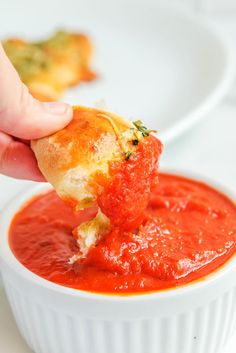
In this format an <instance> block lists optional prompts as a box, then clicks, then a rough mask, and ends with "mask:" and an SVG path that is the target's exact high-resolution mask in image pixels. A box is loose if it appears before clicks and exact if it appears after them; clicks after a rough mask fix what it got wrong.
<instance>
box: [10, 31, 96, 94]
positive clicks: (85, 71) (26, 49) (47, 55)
mask: <svg viewBox="0 0 236 353" xmlns="http://www.w3.org/2000/svg"><path fill="white" fill-rule="evenodd" d="M3 47H4V49H5V51H6V54H7V55H8V57H9V59H10V60H11V62H12V64H13V65H14V67H15V69H16V70H17V72H18V74H19V75H20V77H21V80H22V81H23V82H24V83H25V84H26V85H27V87H28V88H29V90H30V92H31V94H32V95H33V96H34V97H35V98H37V99H39V100H49V101H50V100H57V99H59V98H60V97H61V95H62V94H63V92H64V90H65V89H66V88H68V87H70V86H73V85H75V84H77V83H79V82H80V81H90V80H92V79H93V78H94V77H95V75H94V73H93V72H92V71H91V70H90V65H89V61H90V58H91V55H92V44H91V41H90V39H89V38H88V37H87V36H85V35H84V34H81V33H70V32H65V31H58V32H56V33H55V34H54V35H53V36H52V37H50V38H48V39H46V40H43V41H35V42H27V41H25V40H22V39H18V38H10V39H7V40H5V41H3Z"/></svg>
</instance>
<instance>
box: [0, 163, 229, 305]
mask: <svg viewBox="0 0 236 353" xmlns="http://www.w3.org/2000/svg"><path fill="white" fill-rule="evenodd" d="M161 173H167V174H174V175H176V176H180V177H186V178H190V179H193V180H196V181H200V182H203V183H205V184H207V185H209V186H211V187H213V188H214V189H216V190H217V191H219V192H221V193H223V194H224V195H226V196H227V197H228V198H229V199H230V200H232V201H233V202H234V200H235V201H236V191H235V190H232V189H231V188H228V187H225V186H223V185H221V184H220V183H218V182H216V181H215V180H212V178H208V177H205V176H203V175H201V176H199V174H197V173H195V172H190V171H185V170H183V169H181V170H178V169H172V168H163V170H161ZM50 189H52V186H51V185H49V184H45V183H44V184H40V185H39V184H38V185H36V186H33V187H30V188H27V189H25V188H24V189H23V190H21V191H20V192H19V193H18V194H17V195H15V196H14V197H13V198H12V199H11V200H10V201H9V202H8V203H7V204H6V206H5V209H4V210H3V211H2V212H1V214H0V225H1V228H2V229H3V236H1V237H0V262H2V263H3V264H5V265H7V266H8V267H10V268H11V270H13V271H14V272H15V273H16V274H17V276H20V277H21V278H23V279H25V280H27V281H28V282H31V284H33V285H36V286H39V287H43V288H44V289H47V290H49V291H52V292H54V293H61V294H64V295H66V296H68V297H77V298H78V299H90V300H93V301H94V300H97V301H106V302H107V301H109V302H145V301H150V300H151V299H152V300H153V299H155V300H165V299H171V298H173V297H176V296H185V295H186V294H189V293H192V292H194V291H196V290H199V289H204V288H205V287H206V286H212V285H214V284H215V283H216V282H218V281H221V279H222V278H223V277H225V276H226V275H227V274H229V273H230V272H232V271H235V268H236V256H235V255H233V256H232V257H231V258H230V259H229V260H228V261H227V262H226V263H225V264H223V266H221V267H220V268H219V269H216V270H215V271H213V272H211V273H210V274H209V275H207V276H204V277H202V278H200V279H198V280H195V281H192V282H190V283H187V284H185V285H181V286H178V287H173V288H169V289H166V290H159V291H150V292H138V293H127V294H126V293H125V294H123V293H117V294H113V293H112V294H109V293H97V292H89V291H85V290H79V289H74V288H70V287H66V286H62V285H60V284H57V283H54V282H50V281H49V280H46V279H44V278H42V277H40V276H38V275H36V274H35V273H33V272H32V271H30V270H29V269H27V268H26V267H25V266H24V265H23V264H22V263H21V262H20V261H19V260H18V259H17V258H16V257H15V255H14V254H13V252H12V250H11V248H10V245H9V241H8V240H9V227H10V224H11V221H12V218H13V216H14V214H15V213H16V212H17V211H18V210H19V209H20V208H21V207H22V206H23V205H24V203H27V201H28V200H29V199H30V198H31V197H32V196H34V195H37V194H40V193H43V192H46V191H48V190H50ZM4 233H5V234H4ZM1 267H2V266H1ZM3 268H4V266H3ZM0 271H1V269H0Z"/></svg>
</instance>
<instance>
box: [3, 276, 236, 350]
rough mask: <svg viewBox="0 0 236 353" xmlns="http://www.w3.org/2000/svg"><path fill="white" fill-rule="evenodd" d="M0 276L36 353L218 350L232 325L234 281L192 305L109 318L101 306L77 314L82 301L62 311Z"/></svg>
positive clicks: (235, 319)
mask: <svg viewBox="0 0 236 353" xmlns="http://www.w3.org/2000/svg"><path fill="white" fill-rule="evenodd" d="M3 281H4V285H5V289H6V293H7V296H8V299H9V302H10V305H11V308H12V311H13V314H14V317H15V319H16V322H17V325H18V327H19V330H20V332H21V334H22V335H23V337H24V338H25V340H26V342H27V343H28V345H29V346H30V347H31V348H32V349H33V351H34V352H36V353H75V352H80V353H220V352H222V350H223V347H224V346H225V344H226V342H227V340H228V339H229V337H230V336H231V335H232V332H233V330H234V328H235V325H236V288H235V287H233V288H231V289H230V290H228V291H226V292H225V293H223V294H221V295H219V296H217V297H216V298H215V299H213V300H210V301H209V302H207V303H205V304H203V305H201V306H196V305H194V308H193V309H192V310H189V308H187V310H185V308H184V307H183V308H182V310H180V311H179V310H178V312H177V313H175V312H174V311H173V313H172V314H169V315H166V316H165V315H160V316H159V315H157V314H155V315H153V317H136V318H134V317H132V318H129V313H128V312H127V313H126V315H125V317H124V319H121V318H118V319H117V318H116V316H115V313H114V316H113V318H110V319H109V318H107V317H106V311H104V316H103V317H102V316H101V315H100V317H90V316H86V315H84V314H83V313H82V314H80V305H83V301H82V302H81V303H79V301H78V305H75V306H74V309H72V308H71V309H72V310H68V311H67V310H66V311H65V310H64V308H63V307H60V306H58V307H56V306H55V303H54V304H53V305H50V300H49V301H48V302H47V303H46V302H45V301H44V300H40V296H37V293H35V295H32V294H33V293H32V291H25V288H24V287H22V288H20V287H19V286H17V287H16V286H14V284H13V283H11V280H9V276H7V274H6V276H5V275H4V276H3ZM113 304H114V306H115V305H116V304H115V303H113ZM156 305H157V306H158V303H157V304H156ZM195 306H196V307H195ZM156 309H158V308H156ZM95 314H96V313H95ZM132 316H133V315H132Z"/></svg>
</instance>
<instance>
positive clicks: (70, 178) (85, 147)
mask: <svg viewBox="0 0 236 353" xmlns="http://www.w3.org/2000/svg"><path fill="white" fill-rule="evenodd" d="M131 129H133V125H132V123H130V122H128V121H125V120H123V119H122V118H120V117H119V116H117V115H115V114H111V113H107V112H104V111H102V110H99V109H94V108H86V107H80V106H77V107H74V116H73V120H72V121H71V122H70V124H69V125H68V126H67V127H66V128H64V129H62V130H61V131H58V132H57V133H55V134H53V135H51V136H48V137H45V138H42V139H39V140H35V141H32V149H33V151H34V153H35V155H36V158H37V160H38V165H39V168H40V170H41V171H42V173H43V175H44V176H45V178H46V179H47V180H48V181H49V182H50V183H52V184H53V185H54V187H55V189H56V190H57V192H58V193H59V195H60V196H61V197H62V198H64V199H66V200H74V201H76V202H78V203H80V206H79V207H86V206H89V205H90V204H91V202H92V201H94V199H96V195H94V189H93V190H92V189H91V185H92V184H91V183H92V181H93V176H94V175H95V174H96V173H100V174H104V175H105V176H106V177H108V176H109V163H110V162H111V161H116V160H121V159H124V150H123V149H124V148H125V147H126V146H127V144H129V143H131V142H129V141H122V140H121V136H122V134H123V133H126V131H129V130H131ZM81 205H82V206H81Z"/></svg>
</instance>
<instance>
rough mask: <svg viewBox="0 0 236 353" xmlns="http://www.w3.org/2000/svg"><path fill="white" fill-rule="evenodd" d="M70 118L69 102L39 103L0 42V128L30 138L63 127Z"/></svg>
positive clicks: (23, 137) (41, 135) (48, 133)
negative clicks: (23, 81)
mask: <svg viewBox="0 0 236 353" xmlns="http://www.w3.org/2000/svg"><path fill="white" fill-rule="evenodd" d="M71 118H72V109H71V107H70V106H69V105H67V104H65V103H62V102H47V103H42V102H39V101H38V100H36V99H34V98H33V97H32V96H31V94H30V93H29V91H28V89H27V87H26V86H25V85H24V84H23V83H22V82H21V80H20V78H19V76H18V74H17V72H16V70H15V69H14V67H13V65H12V64H11V62H10V61H9V59H8V58H7V55H6V54H5V52H4V50H3V47H2V45H1V43H0V130H2V131H3V132H5V133H8V134H10V135H13V136H15V137H19V138H22V139H27V140H31V139H35V138H40V137H43V136H46V135H50V134H52V133H53V132H56V131H58V130H60V129H62V128H63V127H65V126H66V125H67V124H68V123H69V122H70V120H71Z"/></svg>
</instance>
